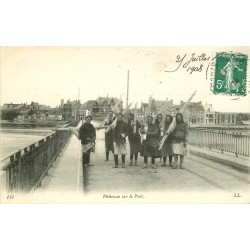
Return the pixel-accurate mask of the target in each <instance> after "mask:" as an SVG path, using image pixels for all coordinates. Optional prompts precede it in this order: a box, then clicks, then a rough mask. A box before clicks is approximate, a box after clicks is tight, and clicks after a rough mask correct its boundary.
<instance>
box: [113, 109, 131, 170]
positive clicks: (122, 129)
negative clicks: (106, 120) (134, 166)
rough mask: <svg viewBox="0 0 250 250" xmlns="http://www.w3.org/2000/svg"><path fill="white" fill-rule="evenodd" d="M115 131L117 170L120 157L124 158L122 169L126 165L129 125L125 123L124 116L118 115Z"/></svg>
mask: <svg viewBox="0 0 250 250" xmlns="http://www.w3.org/2000/svg"><path fill="white" fill-rule="evenodd" d="M112 130H113V141H114V158H115V166H114V167H115V168H118V155H121V156H122V167H123V168H124V167H125V166H126V165H125V155H126V153H127V150H126V137H127V136H128V124H127V123H126V122H125V121H123V114H122V113H119V114H118V115H117V120H116V126H115V127H114V128H112Z"/></svg>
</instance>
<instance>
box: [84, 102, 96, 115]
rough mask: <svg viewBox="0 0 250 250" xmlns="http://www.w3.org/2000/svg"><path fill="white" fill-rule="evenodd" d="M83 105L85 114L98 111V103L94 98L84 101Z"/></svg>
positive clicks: (93, 113)
mask: <svg viewBox="0 0 250 250" xmlns="http://www.w3.org/2000/svg"><path fill="white" fill-rule="evenodd" d="M83 105H84V107H85V111H86V112H85V115H86V116H87V115H98V113H99V104H98V102H97V101H96V100H89V101H87V102H85V103H84V104H83Z"/></svg>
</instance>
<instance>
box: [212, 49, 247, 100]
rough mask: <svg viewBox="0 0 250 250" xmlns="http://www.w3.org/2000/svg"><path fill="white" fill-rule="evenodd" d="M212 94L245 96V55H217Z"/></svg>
mask: <svg viewBox="0 0 250 250" xmlns="http://www.w3.org/2000/svg"><path fill="white" fill-rule="evenodd" d="M215 60H216V61H215V71H214V84H213V92H214V93H215V94H229V95H239V96H245V95H246V82H247V60H248V58H247V55H244V54H238V53H217V54H216V58H215Z"/></svg>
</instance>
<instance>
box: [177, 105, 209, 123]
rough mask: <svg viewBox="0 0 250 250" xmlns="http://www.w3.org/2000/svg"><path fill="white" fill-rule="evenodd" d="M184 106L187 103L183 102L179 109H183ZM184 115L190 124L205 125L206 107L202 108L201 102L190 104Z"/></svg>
mask: <svg viewBox="0 0 250 250" xmlns="http://www.w3.org/2000/svg"><path fill="white" fill-rule="evenodd" d="M184 104H185V102H183V101H181V102H180V106H179V109H181V107H183V105H184ZM177 112H178V109H177ZM182 114H183V119H184V121H185V122H187V123H189V124H203V123H204V115H205V110H204V107H203V106H202V103H201V101H200V102H190V103H189V104H188V105H187V107H186V109H185V110H184V112H183V113H182Z"/></svg>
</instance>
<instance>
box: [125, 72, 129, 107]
mask: <svg viewBox="0 0 250 250" xmlns="http://www.w3.org/2000/svg"><path fill="white" fill-rule="evenodd" d="M128 95H129V70H128V76H127V99H126V108H128Z"/></svg>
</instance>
